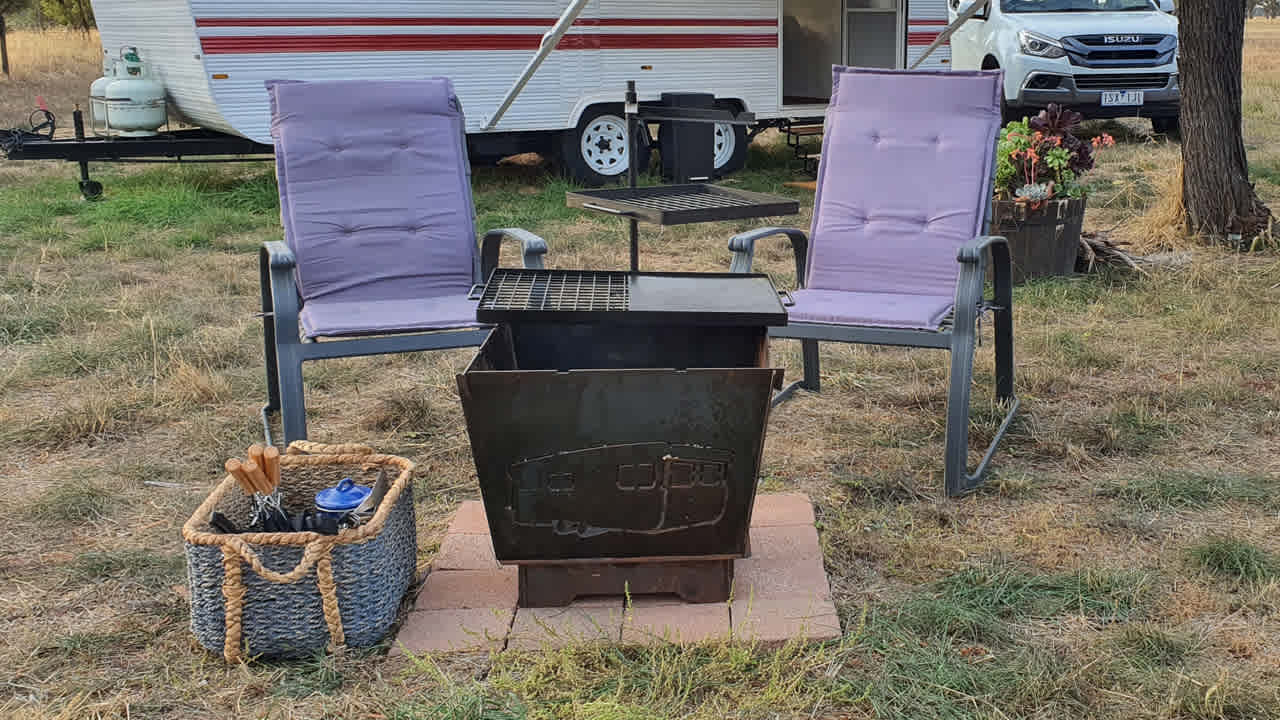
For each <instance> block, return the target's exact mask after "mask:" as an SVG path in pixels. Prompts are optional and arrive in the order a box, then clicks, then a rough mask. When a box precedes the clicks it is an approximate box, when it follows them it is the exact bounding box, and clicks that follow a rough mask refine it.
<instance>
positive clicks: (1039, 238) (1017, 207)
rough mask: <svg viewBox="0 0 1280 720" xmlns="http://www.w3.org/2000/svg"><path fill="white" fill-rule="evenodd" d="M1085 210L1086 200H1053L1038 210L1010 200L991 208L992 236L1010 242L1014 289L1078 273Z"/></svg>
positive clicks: (996, 203) (995, 204)
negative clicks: (1022, 284) (992, 214)
mask: <svg viewBox="0 0 1280 720" xmlns="http://www.w3.org/2000/svg"><path fill="white" fill-rule="evenodd" d="M1084 206H1085V201H1084V199H1083V198H1080V199H1075V198H1066V199H1063V200H1051V201H1049V202H1047V203H1045V204H1043V205H1041V206H1040V207H1039V208H1037V209H1035V210H1032V209H1030V208H1029V207H1028V206H1027V205H1024V204H1022V203H1015V202H1010V201H1007V200H997V201H996V202H994V203H993V204H992V210H993V213H994V215H995V222H993V223H992V225H991V234H992V235H1003V236H1004V237H1006V238H1008V240H1009V257H1010V259H1011V260H1012V261H1013V282H1014V284H1015V285H1016V284H1021V283H1024V282H1026V281H1027V280H1031V279H1034V278H1038V277H1051V276H1055V275H1070V274H1072V273H1073V272H1075V267H1076V255H1077V254H1078V253H1079V251H1080V227H1081V225H1082V224H1083V222H1084ZM988 274H990V273H988Z"/></svg>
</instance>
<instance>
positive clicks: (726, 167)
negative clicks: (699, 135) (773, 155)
mask: <svg viewBox="0 0 1280 720" xmlns="http://www.w3.org/2000/svg"><path fill="white" fill-rule="evenodd" d="M715 128H716V129H715V155H714V160H713V166H714V167H715V171H716V177H724V176H725V175H729V174H730V173H736V172H738V171H739V170H741V169H742V168H743V166H745V165H746V164H747V145H748V142H747V128H746V127H745V126H743V125H730V124H729V123H716V125H715Z"/></svg>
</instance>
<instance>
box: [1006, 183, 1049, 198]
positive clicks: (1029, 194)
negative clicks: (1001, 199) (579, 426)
mask: <svg viewBox="0 0 1280 720" xmlns="http://www.w3.org/2000/svg"><path fill="white" fill-rule="evenodd" d="M1013 197H1014V198H1015V199H1017V200H1022V201H1024V202H1030V203H1042V202H1044V201H1045V200H1048V199H1049V198H1051V197H1053V187H1052V185H1051V184H1050V183H1035V184H1030V185H1023V186H1022V187H1020V188H1018V189H1017V190H1015V191H1014V192H1013Z"/></svg>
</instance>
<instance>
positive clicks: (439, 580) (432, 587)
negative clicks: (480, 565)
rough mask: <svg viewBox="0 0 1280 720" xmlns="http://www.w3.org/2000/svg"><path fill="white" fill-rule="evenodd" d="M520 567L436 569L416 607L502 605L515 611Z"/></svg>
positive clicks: (438, 608)
mask: <svg viewBox="0 0 1280 720" xmlns="http://www.w3.org/2000/svg"><path fill="white" fill-rule="evenodd" d="M518 572H519V571H518V570H517V569H516V568H515V567H503V568H498V569H491V570H435V571H433V572H432V573H431V574H430V575H428V576H427V581H426V582H425V583H423V585H422V591H421V592H419V593H418V601H417V603H415V604H414V609H415V610H460V609H466V608H499V609H503V610H513V609H515V606H516V600H517V596H518V595H519V579H518V577H517V575H518Z"/></svg>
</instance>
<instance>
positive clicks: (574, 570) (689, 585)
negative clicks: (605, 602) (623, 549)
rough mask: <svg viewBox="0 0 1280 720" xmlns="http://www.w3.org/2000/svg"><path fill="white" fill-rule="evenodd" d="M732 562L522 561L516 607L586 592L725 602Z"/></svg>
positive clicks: (564, 600)
mask: <svg viewBox="0 0 1280 720" xmlns="http://www.w3.org/2000/svg"><path fill="white" fill-rule="evenodd" d="M732 588H733V560H731V559H729V560H692V561H686V562H632V563H621V562H603V563H576V564H572V565H521V566H520V601H519V602H520V607H564V606H565V605H568V604H569V603H571V602H573V600H574V598H577V597H582V596H586V595H623V594H629V595H632V596H635V595H654V594H674V595H678V596H680V599H682V600H684V601H685V602H691V603H713V602H725V601H726V600H728V599H729V592H730V590H731V589H732Z"/></svg>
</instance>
